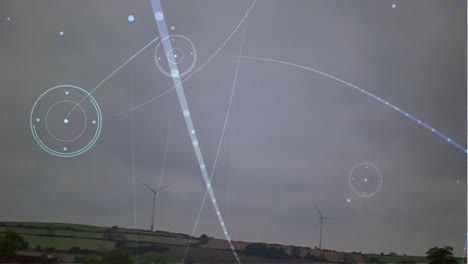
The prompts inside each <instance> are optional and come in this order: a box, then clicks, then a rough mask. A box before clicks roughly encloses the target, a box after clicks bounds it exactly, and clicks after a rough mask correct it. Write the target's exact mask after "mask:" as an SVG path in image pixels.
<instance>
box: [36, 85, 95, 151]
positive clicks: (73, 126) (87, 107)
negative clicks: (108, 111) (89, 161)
mask: <svg viewBox="0 0 468 264" xmlns="http://www.w3.org/2000/svg"><path fill="white" fill-rule="evenodd" d="M29 123H30V126H31V132H32V134H33V137H34V139H35V140H36V142H37V144H38V145H39V146H40V147H41V148H42V149H43V150H44V151H46V152H47V153H49V154H52V155H55V156H58V157H63V158H67V157H75V156H78V155H80V154H83V153H84V152H86V151H87V150H89V149H90V148H91V147H92V146H93V145H94V143H96V141H97V139H98V137H99V134H100V133H101V128H102V114H101V110H100V108H99V105H98V104H97V102H96V100H95V99H94V97H93V96H92V95H91V94H90V93H88V92H87V91H85V90H84V89H82V88H80V87H77V86H74V85H59V86H55V87H52V88H50V89H48V90H47V91H45V92H44V93H43V94H41V95H40V96H39V97H38V98H37V100H36V102H35V103H34V105H33V107H32V110H31V116H30V120H29Z"/></svg>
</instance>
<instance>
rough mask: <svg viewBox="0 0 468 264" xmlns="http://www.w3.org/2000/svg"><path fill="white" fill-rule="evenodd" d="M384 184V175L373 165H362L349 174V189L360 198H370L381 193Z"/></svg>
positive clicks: (355, 167)
mask: <svg viewBox="0 0 468 264" xmlns="http://www.w3.org/2000/svg"><path fill="white" fill-rule="evenodd" d="M382 184H383V177H382V173H380V170H379V168H377V166H375V165H374V164H372V163H361V164H358V165H356V166H354V168H352V169H351V172H350V173H349V187H350V188H351V190H352V191H353V192H354V193H355V194H356V195H358V196H361V197H363V198H369V197H372V196H374V195H375V194H376V193H378V192H379V191H380V189H381V188H382Z"/></svg>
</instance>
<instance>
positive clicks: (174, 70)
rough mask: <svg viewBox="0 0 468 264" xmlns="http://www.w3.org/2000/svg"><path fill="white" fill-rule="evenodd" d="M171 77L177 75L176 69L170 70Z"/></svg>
mask: <svg viewBox="0 0 468 264" xmlns="http://www.w3.org/2000/svg"><path fill="white" fill-rule="evenodd" d="M171 75H172V77H179V71H178V70H176V69H173V70H171Z"/></svg>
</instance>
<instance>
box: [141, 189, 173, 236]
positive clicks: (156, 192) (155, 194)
mask: <svg viewBox="0 0 468 264" xmlns="http://www.w3.org/2000/svg"><path fill="white" fill-rule="evenodd" d="M140 183H141V184H143V185H144V186H145V187H146V188H148V190H150V191H151V192H152V193H153V212H152V213H151V232H153V231H154V230H153V225H154V208H155V207H156V196H157V195H158V193H159V191H161V190H162V189H164V188H166V187H167V186H169V184H166V185H164V186H161V187H159V188H158V189H156V190H155V189H153V188H151V187H150V186H149V185H148V184H146V183H144V182H140Z"/></svg>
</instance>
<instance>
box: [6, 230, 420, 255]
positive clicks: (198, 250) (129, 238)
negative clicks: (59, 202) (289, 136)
mask: <svg viewBox="0 0 468 264" xmlns="http://www.w3.org/2000/svg"><path fill="white" fill-rule="evenodd" d="M107 229H109V227H99V226H91V225H80V224H64V223H40V222H39V223H35V222H0V234H2V233H4V232H6V231H7V230H11V231H14V232H16V233H18V234H20V235H21V236H22V237H24V239H25V240H26V241H27V242H29V249H30V250H29V252H31V254H37V252H34V249H35V248H36V246H40V247H41V248H42V249H44V248H55V249H56V250H58V251H62V252H63V253H59V254H66V253H65V252H67V251H68V250H69V249H70V248H72V247H79V248H80V249H88V250H91V251H95V252H103V251H107V250H112V249H114V248H116V246H117V244H118V243H120V242H124V243H123V244H122V243H120V244H121V246H122V245H124V247H125V248H126V249H128V250H129V252H134V253H135V252H136V251H135V250H136V249H137V248H139V249H140V253H141V254H140V255H139V259H140V261H144V262H145V263H149V262H155V263H158V261H161V262H165V263H176V262H178V261H181V260H182V256H183V255H184V253H185V250H186V245H187V244H188V242H189V240H190V236H188V235H185V234H178V233H170V232H163V231H156V232H150V231H147V230H133V229H128V228H118V233H119V234H123V237H119V236H118V237H116V238H114V240H109V239H105V238H104V237H103V234H104V231H105V230H107ZM137 238H138V244H137V243H136V240H137ZM122 239H123V240H122ZM205 242H207V243H202V244H200V245H197V244H198V243H200V240H199V239H198V238H193V240H192V246H191V247H190V248H189V250H188V253H187V256H186V259H185V260H190V259H193V260H196V263H204V262H205V263H218V262H219V263H231V262H232V263H234V262H236V261H235V259H234V257H233V255H232V253H231V251H230V248H229V245H228V243H227V242H226V241H224V240H220V239H209V240H208V241H205ZM233 243H234V246H235V247H236V249H237V250H238V254H239V257H240V258H241V259H242V260H243V263H314V261H312V262H310V261H309V262H308V261H306V260H304V259H294V258H289V259H287V260H275V259H265V258H260V257H253V256H248V255H244V254H243V252H242V251H243V249H244V248H245V246H246V245H248V244H249V243H248V242H241V241H233ZM302 251H304V252H305V251H307V252H309V253H310V254H312V255H316V256H319V255H323V256H325V258H326V261H321V262H322V263H339V262H340V261H341V260H342V259H343V257H344V256H345V255H346V256H349V257H351V258H352V259H354V260H355V261H356V262H357V263H363V262H364V261H365V260H366V259H367V261H369V260H370V259H371V258H376V259H378V262H379V263H427V260H426V258H425V257H414V256H381V255H374V254H368V255H365V254H351V253H343V252H335V251H319V250H314V249H310V248H305V247H303V248H301V252H302ZM74 252H76V251H74ZM304 252H302V253H304ZM68 254H69V253H68ZM304 254H305V253H304ZM304 254H301V256H302V255H304ZM213 261H214V262H213ZM327 261H328V262H327ZM316 262H317V261H315V263H316Z"/></svg>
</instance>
